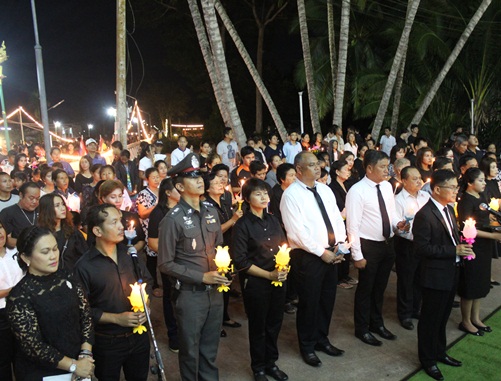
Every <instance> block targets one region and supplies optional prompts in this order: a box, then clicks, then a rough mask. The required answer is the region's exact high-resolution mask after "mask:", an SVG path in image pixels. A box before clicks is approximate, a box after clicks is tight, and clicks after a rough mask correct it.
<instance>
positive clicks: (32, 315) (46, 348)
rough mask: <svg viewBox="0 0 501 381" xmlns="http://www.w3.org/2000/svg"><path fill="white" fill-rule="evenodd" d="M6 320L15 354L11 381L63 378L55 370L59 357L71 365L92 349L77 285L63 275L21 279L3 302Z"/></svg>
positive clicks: (84, 303) (89, 327)
mask: <svg viewBox="0 0 501 381" xmlns="http://www.w3.org/2000/svg"><path fill="white" fill-rule="evenodd" d="M6 308H7V314H8V318H9V321H10V324H11V327H12V330H13V332H14V335H15V337H16V345H17V347H18V348H19V351H18V352H17V354H16V356H17V358H16V379H17V380H21V381H22V380H35V379H40V380H41V379H42V377H45V376H49V375H56V374H62V373H67V372H64V371H61V370H59V369H56V367H57V364H58V363H59V361H61V360H62V359H63V357H64V356H68V357H71V358H74V359H76V358H77V357H78V354H79V352H80V348H81V345H82V344H83V343H84V342H88V343H90V344H91V345H92V344H93V343H94V331H93V327H92V318H91V314H90V308H89V304H88V302H87V300H86V298H85V296H84V292H83V289H82V286H81V285H80V283H78V282H77V281H76V280H75V279H73V278H72V277H71V276H69V275H68V274H67V273H66V272H65V271H64V270H58V271H56V272H55V273H53V274H50V275H46V276H36V275H32V274H29V273H28V274H27V275H26V276H25V277H24V278H23V279H21V281H20V282H19V283H18V284H17V285H16V286H15V287H14V288H13V289H12V291H11V292H10V295H9V296H8V298H7V307H6Z"/></svg>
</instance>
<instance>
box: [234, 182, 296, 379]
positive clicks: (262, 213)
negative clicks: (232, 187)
mask: <svg viewBox="0 0 501 381" xmlns="http://www.w3.org/2000/svg"><path fill="white" fill-rule="evenodd" d="M242 196H243V198H244V200H245V201H247V202H248V203H249V210H248V211H247V212H246V213H245V214H244V216H243V217H242V218H241V219H240V220H238V221H237V223H236V224H235V226H234V227H233V232H232V243H231V251H230V253H231V256H232V258H233V263H234V264H235V266H236V268H237V269H238V271H240V276H242V277H243V282H242V283H243V285H244V287H243V289H242V293H243V297H244V304H245V311H246V312H247V317H248V318H249V344H250V355H251V368H252V371H253V373H254V380H256V381H260V380H266V379H267V378H266V374H268V375H270V376H272V377H273V378H275V379H276V380H287V378H288V377H287V375H286V374H285V373H284V372H282V371H281V370H280V369H279V368H278V367H277V365H276V361H277V360H278V347H277V340H278V335H279V333H280V328H281V327H282V320H283V315H284V306H285V291H286V284H283V285H282V287H275V286H274V285H273V284H272V283H271V282H272V281H282V282H284V281H285V280H286V278H287V272H283V271H280V272H279V271H278V270H277V269H276V268H275V254H277V252H278V247H279V246H280V245H283V244H284V243H285V242H286V238H285V234H284V232H283V230H282V227H281V226H280V222H279V221H278V219H277V218H276V217H275V216H273V215H272V214H268V213H267V212H266V208H267V207H268V203H269V201H270V197H269V195H268V187H267V184H266V183H265V182H264V181H262V180H259V179H255V178H251V179H250V180H247V181H246V183H245V184H244V186H243V187H242Z"/></svg>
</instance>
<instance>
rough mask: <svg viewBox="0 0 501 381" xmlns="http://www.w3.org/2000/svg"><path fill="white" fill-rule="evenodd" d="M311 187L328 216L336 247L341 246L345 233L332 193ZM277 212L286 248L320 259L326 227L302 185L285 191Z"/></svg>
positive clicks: (325, 244)
mask: <svg viewBox="0 0 501 381" xmlns="http://www.w3.org/2000/svg"><path fill="white" fill-rule="evenodd" d="M315 186H316V188H317V192H318V194H319V195H320V197H321V198H322V202H323V203H324V206H325V210H326V211H327V215H328V216H329V220H330V222H331V225H332V229H333V230H334V235H335V236H336V243H337V242H345V241H346V229H345V227H344V222H343V218H342V217H341V213H340V212H339V209H338V207H337V204H336V198H335V197H334V193H332V191H331V190H330V188H329V187H328V186H327V185H325V184H322V183H319V182H315ZM280 212H281V213H282V220H283V222H284V226H285V230H286V231H287V239H288V240H289V246H290V247H291V248H293V249H302V250H304V251H307V252H309V253H313V254H315V255H317V256H319V257H320V256H322V254H323V253H324V251H325V249H326V248H328V247H329V239H328V232H327V227H326V226H325V222H324V219H323V217H322V213H321V212H320V207H319V206H318V203H317V201H316V199H315V195H314V194H313V192H312V191H310V190H308V189H307V187H306V184H304V183H303V182H301V181H299V180H296V181H295V182H294V183H292V184H291V185H290V186H289V187H288V188H287V189H286V190H285V192H284V194H283V196H282V200H281V201H280Z"/></svg>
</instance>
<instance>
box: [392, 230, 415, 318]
mask: <svg viewBox="0 0 501 381" xmlns="http://www.w3.org/2000/svg"><path fill="white" fill-rule="evenodd" d="M394 243H395V266H396V270H397V315H398V319H399V320H400V321H403V320H406V319H410V318H412V315H417V314H419V310H420V308H421V286H420V271H419V270H420V269H419V266H420V264H421V258H420V257H419V256H418V255H416V254H414V248H413V247H414V244H413V242H412V241H409V240H408V239H405V238H401V237H395V240H394Z"/></svg>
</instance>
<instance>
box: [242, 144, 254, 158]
mask: <svg viewBox="0 0 501 381" xmlns="http://www.w3.org/2000/svg"><path fill="white" fill-rule="evenodd" d="M251 153H252V154H254V155H255V154H256V151H254V148H252V147H251V146H245V147H242V149H241V150H240V156H242V159H243V158H244V157H245V156H247V155H250V154H251Z"/></svg>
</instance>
